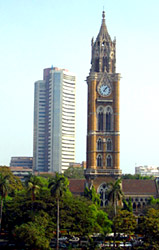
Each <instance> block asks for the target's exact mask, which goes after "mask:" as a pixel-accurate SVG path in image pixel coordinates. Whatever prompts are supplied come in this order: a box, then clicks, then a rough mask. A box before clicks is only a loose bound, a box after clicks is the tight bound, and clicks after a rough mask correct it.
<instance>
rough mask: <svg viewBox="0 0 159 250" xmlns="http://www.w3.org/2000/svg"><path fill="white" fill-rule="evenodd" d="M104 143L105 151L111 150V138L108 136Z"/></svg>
mask: <svg viewBox="0 0 159 250" xmlns="http://www.w3.org/2000/svg"><path fill="white" fill-rule="evenodd" d="M106 145H107V151H112V140H111V139H110V138H108V139H107V142H106Z"/></svg>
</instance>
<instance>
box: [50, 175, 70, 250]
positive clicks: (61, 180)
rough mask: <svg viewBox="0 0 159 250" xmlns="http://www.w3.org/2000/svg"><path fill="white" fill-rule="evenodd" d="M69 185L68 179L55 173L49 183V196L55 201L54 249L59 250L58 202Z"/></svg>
mask: <svg viewBox="0 0 159 250" xmlns="http://www.w3.org/2000/svg"><path fill="white" fill-rule="evenodd" d="M68 185H69V181H68V179H67V178H66V177H65V176H64V175H63V174H59V173H56V175H55V177H54V178H52V179H51V180H50V182H49V188H50V191H51V195H52V196H53V197H55V198H56V201H57V233H56V236H57V245H56V249H59V200H60V198H61V197H62V196H63V194H64V193H65V192H66V190H67V188H68Z"/></svg>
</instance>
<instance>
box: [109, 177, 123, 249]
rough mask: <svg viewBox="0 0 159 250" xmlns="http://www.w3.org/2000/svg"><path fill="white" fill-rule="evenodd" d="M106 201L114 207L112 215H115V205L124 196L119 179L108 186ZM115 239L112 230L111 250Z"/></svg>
mask: <svg viewBox="0 0 159 250" xmlns="http://www.w3.org/2000/svg"><path fill="white" fill-rule="evenodd" d="M108 187H109V189H108V201H110V202H111V203H112V205H113V207H114V215H116V210H117V204H118V202H119V201H121V200H122V198H123V196H124V194H123V192H122V189H121V179H118V180H117V181H115V182H110V183H109V184H108ZM115 238H116V230H115V228H114V243H113V245H114V246H113V248H115Z"/></svg>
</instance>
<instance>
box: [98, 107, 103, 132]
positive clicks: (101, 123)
mask: <svg viewBox="0 0 159 250" xmlns="http://www.w3.org/2000/svg"><path fill="white" fill-rule="evenodd" d="M98 131H103V108H102V107H101V108H100V109H99V112H98Z"/></svg>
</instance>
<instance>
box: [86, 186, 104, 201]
mask: <svg viewBox="0 0 159 250" xmlns="http://www.w3.org/2000/svg"><path fill="white" fill-rule="evenodd" d="M84 196H85V197H86V198H88V199H89V200H91V201H92V202H93V203H94V204H96V205H97V206H100V204H101V199H100V195H99V194H97V192H96V190H95V188H94V186H92V188H90V189H89V188H88V187H86V188H85V190H84Z"/></svg>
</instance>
